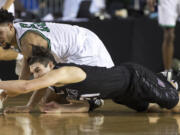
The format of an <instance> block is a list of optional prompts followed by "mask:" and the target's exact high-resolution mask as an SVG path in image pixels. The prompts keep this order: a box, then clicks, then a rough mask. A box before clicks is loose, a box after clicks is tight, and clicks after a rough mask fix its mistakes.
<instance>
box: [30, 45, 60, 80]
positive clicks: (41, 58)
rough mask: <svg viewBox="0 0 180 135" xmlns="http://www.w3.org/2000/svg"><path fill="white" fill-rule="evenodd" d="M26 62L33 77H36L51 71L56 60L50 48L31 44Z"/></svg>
mask: <svg viewBox="0 0 180 135" xmlns="http://www.w3.org/2000/svg"><path fill="white" fill-rule="evenodd" d="M28 64H29V67H30V72H31V73H32V74H33V75H34V78H38V77H40V76H43V75H44V74H46V73H48V72H49V71H51V70H52V69H53V68H54V66H55V64H56V62H55V59H54V57H53V55H52V54H51V52H50V50H48V49H46V48H43V47H39V46H32V56H31V57H30V58H29V59H28Z"/></svg>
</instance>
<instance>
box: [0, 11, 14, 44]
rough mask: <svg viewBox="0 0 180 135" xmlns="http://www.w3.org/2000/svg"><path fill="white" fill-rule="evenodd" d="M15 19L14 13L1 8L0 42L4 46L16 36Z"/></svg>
mask: <svg viewBox="0 0 180 135" xmlns="http://www.w3.org/2000/svg"><path fill="white" fill-rule="evenodd" d="M13 21H14V16H13V15H12V13H9V12H8V11H7V10H4V9H0V44H1V45H3V46H6V45H7V44H10V43H11V42H12V40H13V37H14V36H15V29H14V26H13Z"/></svg>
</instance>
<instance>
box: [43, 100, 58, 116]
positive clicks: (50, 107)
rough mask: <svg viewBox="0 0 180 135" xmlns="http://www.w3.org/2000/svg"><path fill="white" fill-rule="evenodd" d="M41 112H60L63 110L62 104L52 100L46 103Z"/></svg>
mask: <svg viewBox="0 0 180 135" xmlns="http://www.w3.org/2000/svg"><path fill="white" fill-rule="evenodd" d="M40 110H41V112H45V113H60V112H61V106H60V105H59V104H58V103H56V102H54V101H52V102H49V103H47V104H45V105H44V106H43V107H41V108H40Z"/></svg>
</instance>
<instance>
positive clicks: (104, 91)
mask: <svg viewBox="0 0 180 135" xmlns="http://www.w3.org/2000/svg"><path fill="white" fill-rule="evenodd" d="M63 66H75V67H79V68H81V69H82V70H83V71H84V72H85V73H86V79H85V80H83V81H82V82H79V83H73V84H68V85H66V86H63V87H54V89H55V91H56V92H57V93H59V92H61V90H63V91H64V92H65V94H67V96H69V97H70V98H73V99H79V98H80V97H81V96H82V95H88V94H89V95H90V94H91V95H100V97H101V98H102V99H112V98H116V97H118V96H121V95H123V94H124V92H125V91H126V89H127V87H128V86H129V84H127V83H129V82H130V81H129V79H130V75H129V74H128V73H129V72H128V71H127V69H126V68H125V67H124V66H115V67H112V68H105V67H95V66H85V65H76V64H72V63H70V64H67V63H66V64H65V63H59V64H57V65H56V66H55V68H54V69H58V68H61V67H63Z"/></svg>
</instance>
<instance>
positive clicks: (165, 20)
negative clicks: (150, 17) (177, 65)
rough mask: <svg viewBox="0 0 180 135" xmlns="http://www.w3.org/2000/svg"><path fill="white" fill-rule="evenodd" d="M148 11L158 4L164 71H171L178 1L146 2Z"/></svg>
mask: <svg viewBox="0 0 180 135" xmlns="http://www.w3.org/2000/svg"><path fill="white" fill-rule="evenodd" d="M147 1H148V4H149V7H150V10H151V11H154V6H155V4H156V3H157V2H158V22H159V24H160V26H162V28H163V30H164V37H163V44H162V54H163V63H164V68H165V70H171V67H172V58H173V54H174V37H175V35H174V30H175V26H176V21H177V18H178V17H179V15H180V0H159V1H157V0H147Z"/></svg>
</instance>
